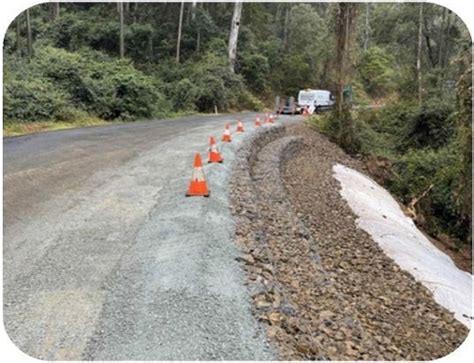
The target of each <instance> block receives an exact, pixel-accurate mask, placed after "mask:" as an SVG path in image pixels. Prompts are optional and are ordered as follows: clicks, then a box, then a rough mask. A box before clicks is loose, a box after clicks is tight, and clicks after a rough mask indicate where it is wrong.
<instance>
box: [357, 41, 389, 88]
mask: <svg viewBox="0 0 474 363" xmlns="http://www.w3.org/2000/svg"><path fill="white" fill-rule="evenodd" d="M393 67H394V60H393V59H392V57H391V56H390V55H389V54H388V53H387V52H386V51H385V50H384V49H382V48H379V47H375V46H374V47H371V48H369V49H368V50H367V51H366V52H364V53H363V54H362V57H361V59H360V61H359V65H358V67H357V69H358V71H359V73H360V77H361V80H362V82H363V84H364V86H365V90H366V91H367V93H368V94H369V95H371V96H376V97H381V96H385V95H387V94H388V93H390V92H391V91H393V90H394V88H395V84H394V81H393V77H394V70H393Z"/></svg>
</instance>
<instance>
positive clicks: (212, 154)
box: [208, 136, 224, 163]
mask: <svg viewBox="0 0 474 363" xmlns="http://www.w3.org/2000/svg"><path fill="white" fill-rule="evenodd" d="M223 161H224V159H223V158H222V155H221V153H220V152H219V150H218V149H217V144H216V139H215V138H214V137H213V136H211V137H210V138H209V161H208V162H209V163H222V162H223Z"/></svg>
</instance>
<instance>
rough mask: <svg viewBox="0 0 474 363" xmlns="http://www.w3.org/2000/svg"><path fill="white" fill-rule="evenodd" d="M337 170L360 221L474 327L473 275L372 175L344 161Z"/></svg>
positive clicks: (391, 254) (387, 250) (438, 298)
mask: <svg viewBox="0 0 474 363" xmlns="http://www.w3.org/2000/svg"><path fill="white" fill-rule="evenodd" d="M333 171H334V176H335V178H336V179H337V180H338V181H339V182H340V183H341V186H342V190H341V195H342V197H343V198H344V199H345V200H346V201H347V202H348V204H349V206H350V207H351V209H352V210H353V212H354V213H355V214H356V215H357V216H358V219H357V225H358V226H359V227H360V228H362V229H363V230H365V231H366V232H367V233H369V234H370V235H371V236H372V238H373V239H374V241H376V242H377V243H378V244H379V246H380V247H381V248H382V249H383V250H384V251H385V253H386V254H387V255H388V256H389V257H391V258H392V259H393V260H394V261H395V262H396V263H397V264H398V265H399V266H400V268H401V269H403V270H406V271H408V272H409V273H410V274H411V275H412V276H413V277H414V278H415V279H416V280H417V281H419V282H421V283H422V284H423V285H424V286H426V287H427V288H428V289H429V290H430V291H432V292H433V295H434V298H435V300H436V301H437V302H438V303H439V304H440V305H442V306H444V307H445V308H446V309H448V310H450V311H452V312H454V314H455V318H456V319H457V320H459V321H460V322H461V323H463V324H464V325H466V326H467V327H470V321H471V320H470V317H471V316H472V275H470V274H469V273H467V272H465V271H462V270H460V269H458V268H457V267H456V265H455V264H454V262H453V261H452V260H451V258H450V257H449V256H447V255H446V254H444V253H443V252H441V251H440V250H439V249H438V248H436V247H435V246H434V245H433V244H432V243H431V242H430V241H429V240H428V238H426V237H425V236H424V235H423V233H421V232H420V231H419V230H418V228H417V227H416V226H415V224H414V223H413V221H412V220H411V219H410V218H408V217H407V216H405V215H404V214H403V212H402V210H401V209H400V206H399V205H398V203H397V202H396V201H395V200H394V199H393V197H392V196H391V195H390V193H388V192H387V191H386V190H385V189H384V188H382V187H381V186H380V185H378V184H377V183H376V182H374V181H373V180H372V179H370V178H369V177H367V176H365V175H363V174H361V173H359V172H358V171H356V170H354V169H351V168H348V167H346V166H343V165H341V164H337V165H335V166H334V167H333ZM384 216H385V217H384Z"/></svg>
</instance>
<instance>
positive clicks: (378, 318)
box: [231, 125, 468, 360]
mask: <svg viewBox="0 0 474 363" xmlns="http://www.w3.org/2000/svg"><path fill="white" fill-rule="evenodd" d="M270 130H272V131H270ZM284 135H285V130H284V128H283V127H278V128H272V129H267V130H262V132H261V133H257V134H256V135H254V137H253V138H251V139H250V140H249V141H248V142H247V143H246V144H245V145H244V146H243V148H242V149H241V151H240V153H239V155H240V158H239V160H238V162H237V166H238V167H237V168H236V169H235V172H234V175H233V177H232V180H231V186H232V187H231V191H232V192H231V200H232V212H233V215H234V218H235V219H236V223H237V225H236V242H237V243H238V245H239V247H240V249H241V251H242V255H241V257H240V258H239V259H240V260H241V262H242V266H243V268H244V269H245V270H246V272H247V277H248V290H249V293H250V294H251V296H252V298H253V301H254V313H255V314H256V316H257V317H258V319H259V321H260V322H261V323H262V324H263V325H264V327H265V329H266V332H267V335H268V337H269V338H270V339H271V340H272V341H273V342H274V344H275V346H276V348H277V350H278V352H279V355H280V358H281V359H330V360H343V359H351V360H356V359H364V360H396V359H404V360H406V359H410V360H424V359H435V358H438V357H442V356H444V355H446V354H448V353H450V352H452V351H453V350H455V349H456V347H457V346H459V345H460V344H461V343H462V342H463V340H464V339H465V337H466V336H467V333H468V330H467V329H466V328H465V327H464V326H463V325H462V324H461V323H459V322H457V321H456V320H455V319H454V318H453V315H452V314H451V313H450V312H448V311H447V310H445V309H444V308H442V307H441V306H439V305H438V304H437V303H436V302H435V301H434V300H433V298H432V296H431V293H430V292H429V291H428V290H427V289H426V288H425V287H423V286H422V285H421V284H419V283H417V282H416V281H415V280H414V279H413V278H412V277H411V276H410V275H409V274H407V273H405V272H403V271H400V269H399V268H398V266H397V265H396V264H395V263H394V262H393V261H392V260H391V259H389V258H388V257H387V256H386V255H385V254H384V253H383V252H382V250H381V249H380V248H379V247H378V246H377V244H376V243H375V242H374V241H373V240H372V239H371V238H370V236H368V235H367V234H366V233H365V232H364V231H362V230H360V229H358V228H357V227H356V225H355V216H354V215H353V214H352V212H351V210H350V208H349V206H348V205H347V204H346V202H345V201H344V200H342V199H341V197H340V195H339V188H340V186H339V184H338V182H337V181H336V180H335V179H334V178H333V176H332V166H333V165H334V164H335V163H336V162H339V163H342V164H344V165H347V166H350V167H353V168H355V169H359V170H362V171H363V168H362V167H361V165H359V164H358V163H357V161H355V160H353V159H351V158H350V157H348V156H347V155H346V154H344V152H343V151H342V150H341V149H339V148H338V147H337V146H336V145H334V144H332V143H330V142H329V141H327V140H326V139H325V138H323V137H322V136H320V135H319V134H317V133H315V132H313V131H310V130H308V129H307V128H306V127H305V126H303V125H293V126H289V127H288V130H286V135H288V136H284Z"/></svg>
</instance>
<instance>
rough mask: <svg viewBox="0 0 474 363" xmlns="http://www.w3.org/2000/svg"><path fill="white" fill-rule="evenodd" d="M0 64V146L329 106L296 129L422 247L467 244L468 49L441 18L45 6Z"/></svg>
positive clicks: (389, 9)
mask: <svg viewBox="0 0 474 363" xmlns="http://www.w3.org/2000/svg"><path fill="white" fill-rule="evenodd" d="M3 52H4V109H3V120H4V134H5V135H16V134H22V133H29V132H36V131H41V130H44V129H58V128H63V127H70V126H75V125H78V126H83V125H96V124H103V123H108V122H123V121H134V120H143V119H153V118H163V117H171V116H174V115H177V114H189V113H198V112H206V113H211V112H212V113H213V112H216V111H217V112H222V111H237V110H242V109H246V110H263V109H265V107H271V108H272V107H273V100H274V97H275V95H280V96H281V97H289V96H296V95H297V92H298V91H299V90H301V89H304V88H317V89H328V90H331V91H332V92H333V93H334V94H335V96H336V106H335V108H334V110H333V111H332V112H329V113H325V114H322V115H316V116H314V117H312V118H311V119H310V123H311V124H312V125H314V126H315V127H317V128H318V129H319V130H320V131H321V132H323V133H324V134H326V135H327V136H328V137H329V138H330V139H331V140H333V141H334V142H336V143H338V144H339V145H341V146H342V147H343V148H344V149H345V150H346V151H347V152H349V153H351V154H353V155H359V156H361V157H363V158H364V159H365V160H366V162H367V165H368V168H369V170H370V171H371V173H372V174H373V175H375V176H376V177H377V179H378V181H379V182H382V183H383V184H384V185H385V186H387V187H388V188H389V189H390V190H391V191H392V192H393V193H394V194H396V195H397V196H399V198H400V199H401V200H402V201H403V202H404V203H405V204H406V205H407V206H408V207H409V211H410V213H412V214H413V217H414V219H415V221H417V223H418V224H419V225H420V226H422V227H423V228H425V230H427V231H428V232H429V233H430V234H431V235H432V236H435V237H437V238H442V236H444V235H445V234H447V235H449V236H451V237H453V238H454V240H455V241H456V243H455V245H456V246H457V247H458V248H459V247H460V246H462V245H463V244H464V245H465V244H468V245H469V244H470V243H471V236H470V233H471V231H470V225H471V112H472V105H471V94H472V84H471V74H472V73H471V53H470V52H471V38H470V35H469V32H468V30H467V28H466V27H465V25H464V24H463V22H462V21H461V20H460V19H459V18H458V17H457V16H456V15H455V14H454V13H452V12H451V11H449V10H448V9H446V8H443V7H440V6H438V5H435V4H426V3H423V4H422V5H420V4H416V3H413V4H410V3H387V4H383V3H370V4H364V3H360V4H348V3H311V4H310V3H243V4H242V3H196V2H189V3H140V2H138V3H46V4H41V5H38V6H35V7H33V8H30V9H28V10H25V11H24V12H23V13H21V14H19V15H18V17H17V18H16V19H15V20H14V21H13V22H12V24H11V25H10V27H9V29H8V31H7V33H6V34H5V39H4V49H3Z"/></svg>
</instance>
